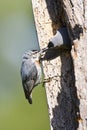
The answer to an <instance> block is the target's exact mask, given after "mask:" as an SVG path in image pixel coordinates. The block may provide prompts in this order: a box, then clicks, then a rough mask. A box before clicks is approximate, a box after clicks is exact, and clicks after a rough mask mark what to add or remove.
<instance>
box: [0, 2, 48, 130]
mask: <svg viewBox="0 0 87 130" xmlns="http://www.w3.org/2000/svg"><path fill="white" fill-rule="evenodd" d="M28 49H30V50H31V49H38V50H39V45H38V40H37V37H36V31H35V26H34V20H33V14H32V7H31V1H30V0H0V130H49V129H50V127H49V117H48V109H47V100H46V94H45V88H44V87H43V86H42V85H39V86H38V87H37V88H35V89H34V91H33V105H29V104H28V102H27V100H26V99H25V96H24V92H23V88H22V84H21V77H20V66H21V60H22V54H23V53H24V52H25V51H26V50H28Z"/></svg>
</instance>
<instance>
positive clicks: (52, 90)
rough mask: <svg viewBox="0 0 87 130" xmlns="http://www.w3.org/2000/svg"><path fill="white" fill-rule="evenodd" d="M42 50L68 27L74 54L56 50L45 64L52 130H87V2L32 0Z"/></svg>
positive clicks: (75, 0) (50, 53)
mask: <svg viewBox="0 0 87 130" xmlns="http://www.w3.org/2000/svg"><path fill="white" fill-rule="evenodd" d="M32 5H33V12H34V18H35V24H36V30H37V36H38V41H39V45H40V48H41V49H42V48H44V47H46V46H47V44H48V42H49V39H50V38H52V37H53V35H54V34H55V32H56V30H57V29H58V28H59V27H61V26H67V28H68V32H69V36H70V38H71V41H72V50H71V52H66V51H64V50H63V51H60V50H57V49H55V50H53V51H51V52H49V54H48V55H47V57H48V59H49V55H50V56H54V57H55V58H53V57H51V58H52V59H49V60H45V61H43V63H42V65H43V72H44V77H45V79H46V78H49V77H53V78H52V80H51V81H50V82H49V83H46V84H45V88H46V95H47V103H48V110H49V117H50V126H51V130H87V65H86V64H87V62H86V59H87V58H86V54H87V43H86V41H87V34H86V31H87V13H86V12H87V0H84V1H83V0H32Z"/></svg>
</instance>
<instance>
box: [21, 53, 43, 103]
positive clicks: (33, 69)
mask: <svg viewBox="0 0 87 130" xmlns="http://www.w3.org/2000/svg"><path fill="white" fill-rule="evenodd" d="M41 53H42V51H40V52H39V51H37V50H33V51H30V50H29V51H26V52H25V53H24V54H23V57H22V64H21V70H20V71H21V79H22V86H23V89H24V93H25V97H26V99H27V100H28V102H29V103H30V104H32V90H33V89H34V88H35V86H37V85H38V84H40V83H41V79H42V68H41V66H40V56H41Z"/></svg>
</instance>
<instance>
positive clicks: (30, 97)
mask: <svg viewBox="0 0 87 130" xmlns="http://www.w3.org/2000/svg"><path fill="white" fill-rule="evenodd" d="M27 99H28V102H29V103H30V104H32V94H30V96H29V97H28V98H27Z"/></svg>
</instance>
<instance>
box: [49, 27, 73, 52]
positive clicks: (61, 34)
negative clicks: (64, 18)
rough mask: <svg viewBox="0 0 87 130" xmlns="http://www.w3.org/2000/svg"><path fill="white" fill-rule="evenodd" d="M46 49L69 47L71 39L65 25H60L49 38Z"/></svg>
mask: <svg viewBox="0 0 87 130" xmlns="http://www.w3.org/2000/svg"><path fill="white" fill-rule="evenodd" d="M47 47H48V49H50V48H59V47H63V48H65V49H71V40H70V38H69V34H68V31H67V27H61V28H60V29H58V30H57V32H56V34H55V35H54V36H53V37H52V38H51V39H50V40H49V42H48V45H47Z"/></svg>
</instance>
